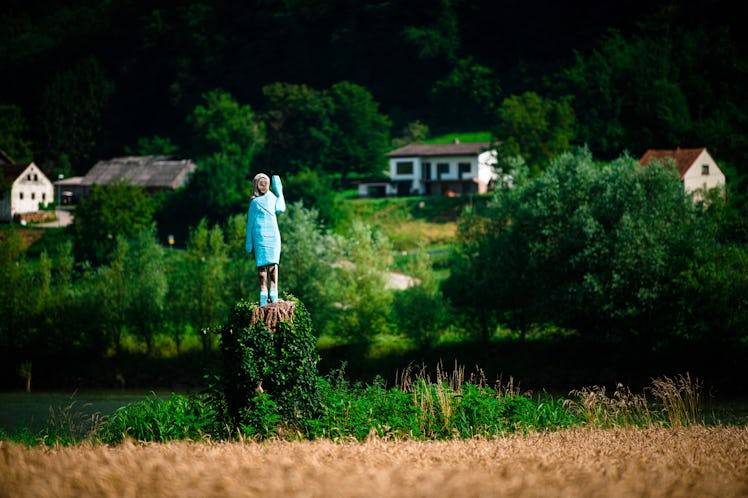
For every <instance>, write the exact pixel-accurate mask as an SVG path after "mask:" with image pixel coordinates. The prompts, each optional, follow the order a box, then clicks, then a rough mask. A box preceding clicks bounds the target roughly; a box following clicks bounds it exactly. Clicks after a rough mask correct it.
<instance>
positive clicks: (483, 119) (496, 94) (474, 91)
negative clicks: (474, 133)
mask: <svg viewBox="0 0 748 498" xmlns="http://www.w3.org/2000/svg"><path fill="white" fill-rule="evenodd" d="M500 96H501V85H500V83H499V80H498V77H497V76H496V75H495V74H494V72H493V71H492V70H491V69H490V68H489V67H487V66H484V65H481V64H478V63H477V62H475V61H474V60H473V59H471V58H467V59H460V60H458V61H456V62H455V63H454V66H453V68H452V71H451V72H450V73H449V74H448V75H447V76H445V77H444V78H442V79H440V80H438V81H437V82H436V83H434V85H433V86H432V88H431V95H430V99H431V101H432V106H433V108H434V109H435V111H436V113H437V115H438V119H439V121H440V122H443V123H450V126H451V128H450V131H451V130H455V129H462V130H479V129H483V128H484V127H485V126H488V125H490V124H491V123H492V122H493V121H494V120H495V113H496V108H497V103H498V101H499V98H500Z"/></svg>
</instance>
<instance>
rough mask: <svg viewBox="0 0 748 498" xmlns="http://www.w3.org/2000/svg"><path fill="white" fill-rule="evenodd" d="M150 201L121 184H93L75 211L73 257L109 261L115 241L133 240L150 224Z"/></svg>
mask: <svg viewBox="0 0 748 498" xmlns="http://www.w3.org/2000/svg"><path fill="white" fill-rule="evenodd" d="M154 210H155V206H154V202H153V200H152V199H151V198H150V197H149V196H148V195H147V194H146V193H145V191H144V190H143V189H142V188H140V187H137V186H134V185H129V184H127V183H125V182H123V181H116V182H113V183H111V184H109V185H106V186H103V185H94V186H93V187H92V188H91V191H90V193H89V195H87V196H85V197H83V198H82V199H81V202H80V204H79V205H78V207H77V209H76V211H75V221H74V222H73V226H72V230H73V237H74V241H75V252H76V258H77V259H78V260H79V261H81V260H88V261H91V262H92V263H93V264H101V263H104V262H106V261H108V259H109V254H110V253H111V252H112V250H113V249H114V247H115V242H116V238H117V236H118V235H122V236H124V237H126V238H134V237H137V236H138V235H140V233H141V232H143V231H144V230H147V229H148V228H149V227H150V225H151V222H152V221H153V213H154Z"/></svg>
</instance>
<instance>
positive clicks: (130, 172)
mask: <svg viewBox="0 0 748 498" xmlns="http://www.w3.org/2000/svg"><path fill="white" fill-rule="evenodd" d="M195 168H196V165H195V163H193V162H192V161H190V160H188V159H181V160H176V159H172V158H171V157H169V156H127V157H117V158H114V159H110V160H108V161H99V162H98V163H96V164H95V165H94V167H93V168H91V170H90V171H89V172H88V173H86V176H84V177H83V179H82V180H81V182H80V183H81V185H84V186H90V185H94V184H97V185H107V184H109V183H111V182H113V181H115V180H124V181H126V182H127V183H129V184H130V185H136V186H138V187H144V188H157V189H160V188H163V189H176V188H178V187H180V186H182V185H184V184H185V183H186V182H187V179H188V177H189V175H190V173H192V172H193V171H194V170H195Z"/></svg>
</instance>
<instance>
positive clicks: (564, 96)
mask: <svg viewBox="0 0 748 498" xmlns="http://www.w3.org/2000/svg"><path fill="white" fill-rule="evenodd" d="M703 9H704V7H703V6H702V5H696V3H695V2H694V3H687V2H670V1H658V2H635V3H633V4H632V3H627V4H623V3H620V2H607V3H605V2H604V3H599V2H598V3H593V2H584V3H581V4H579V3H577V4H576V7H575V8H573V9H571V8H568V7H564V6H563V5H561V4H557V3H556V2H549V1H548V2H537V1H536V2H513V1H508V2H499V3H497V2H489V1H478V2H472V1H451V0H441V1H437V2H426V1H415V2H414V1H405V0H396V1H390V2H374V1H368V2H339V1H335V0H328V1H320V2H313V3H308V2H294V1H291V2H271V1H255V2H249V3H245V4H243V5H240V4H237V3H236V2H227V1H215V2H207V1H199V0H196V1H189V0H187V1H169V2H160V3H152V2H131V1H113V2H96V1H83V0H81V1H76V2H57V1H40V2H32V3H28V2H20V1H14V0H13V1H10V2H6V7H4V9H3V12H2V13H0V19H2V21H3V26H4V27H5V28H6V32H5V35H4V36H3V37H2V39H1V40H0V71H1V72H2V74H3V75H4V77H3V78H2V79H0V148H2V149H3V150H5V151H6V152H7V153H8V154H9V155H10V156H11V157H13V158H14V159H16V160H17V161H19V162H21V161H25V160H29V161H30V160H34V161H35V162H36V163H37V164H39V165H40V166H41V167H42V168H43V169H44V171H45V172H46V173H47V174H48V176H50V178H56V177H57V174H58V173H62V174H64V175H65V176H71V175H80V174H84V173H85V172H87V171H88V169H89V168H90V167H91V166H92V165H93V164H94V163H95V162H96V161H97V160H99V159H105V158H109V157H113V156H117V155H121V154H130V153H134V154H150V153H170V154H174V155H177V156H183V157H191V158H193V159H195V161H196V162H197V164H198V169H197V171H196V173H195V174H194V176H193V177H192V179H191V181H190V183H189V185H188V186H187V187H186V188H185V189H183V190H180V191H178V192H175V193H171V194H168V195H159V196H156V197H155V198H149V199H146V198H145V197H144V194H143V192H140V191H137V189H135V190H132V189H130V188H129V187H128V186H126V185H115V186H113V187H109V188H110V189H111V190H108V191H107V192H104V191H103V190H98V191H95V192H93V193H92V196H91V197H90V198H88V200H84V201H83V202H82V203H81V204H80V205H79V206H78V207H77V208H76V223H75V225H74V226H73V227H71V228H70V229H69V230H67V231H65V232H64V233H62V234H61V235H60V237H61V240H60V241H59V242H60V244H59V245H58V246H57V247H53V245H54V241H53V240H51V239H52V237H49V239H47V236H45V239H47V240H48V241H47V242H45V243H44V244H46V245H44V247H45V248H47V249H50V250H49V251H45V250H43V249H39V248H38V247H36V248H35V247H33V246H32V249H31V252H30V253H28V254H27V251H28V250H29V249H28V248H27V247H26V246H25V244H24V243H23V242H22V241H21V240H20V236H19V234H17V233H15V232H14V231H12V230H13V229H12V227H11V229H9V230H10V232H9V234H7V236H5V237H4V238H3V244H2V245H1V246H0V269H1V270H2V271H3V279H2V282H1V283H0V291H2V295H4V296H9V299H3V300H0V301H2V302H1V303H0V306H1V307H2V310H0V311H2V317H3V321H2V323H0V328H2V333H3V334H2V337H1V338H2V341H3V344H2V347H3V348H2V349H3V351H4V352H5V353H7V354H8V358H9V359H11V360H12V361H13V362H14V363H13V364H12V366H8V367H6V368H12V369H16V368H17V367H18V364H19V362H24V361H29V362H30V361H31V360H33V359H35V358H36V357H38V356H39V355H43V354H49V355H62V356H66V355H70V354H73V353H74V352H77V351H86V352H90V353H91V354H92V355H94V356H101V355H104V354H106V353H107V352H112V351H120V350H127V349H134V350H140V349H142V350H145V351H148V352H152V351H154V350H159V349H161V350H171V349H173V350H175V351H176V352H180V351H182V350H183V349H189V348H195V349H202V350H204V351H209V350H211V349H212V348H213V344H212V342H211V341H212V340H213V337H212V336H211V335H206V334H203V331H204V330H208V329H210V328H211V327H215V326H217V325H218V324H220V323H221V322H222V320H223V319H224V318H225V313H226V309H225V307H226V306H228V303H233V302H235V301H236V300H237V299H239V298H242V297H246V296H248V295H249V292H250V291H249V285H250V283H251V282H253V278H254V276H253V272H252V270H251V268H250V266H251V261H250V260H248V259H247V257H246V255H245V254H244V253H243V251H242V248H243V243H242V237H243V233H242V230H243V229H244V224H243V218H242V216H244V214H243V213H244V212H245V210H246V205H247V194H248V192H247V190H248V188H249V186H250V185H251V181H250V179H251V177H252V175H253V174H254V173H255V172H256V171H260V170H264V171H267V172H272V173H279V174H282V175H283V177H284V183H286V182H287V183H286V185H287V186H288V189H287V191H288V198H289V204H290V205H293V206H294V207H293V208H292V209H291V210H290V212H289V213H287V215H286V216H285V220H286V221H285V222H286V223H287V224H286V225H285V227H282V229H283V230H284V245H285V247H286V248H287V249H284V251H285V252H284V258H285V259H284V272H285V273H284V274H283V277H282V278H283V279H284V280H283V281H284V284H283V285H284V288H285V289H288V290H290V291H292V292H293V293H295V295H297V296H298V297H300V298H301V299H303V301H304V302H305V303H306V304H307V306H308V308H309V310H310V312H311V314H312V316H313V318H314V319H315V324H316V325H317V326H318V329H319V332H320V333H323V334H327V335H330V336H334V337H337V338H339V339H340V340H342V341H350V342H351V343H366V341H368V340H370V339H371V338H372V337H375V336H377V335H386V334H388V333H394V334H397V333H406V334H408V335H409V336H410V337H411V338H412V339H413V340H414V341H415V342H416V343H417V344H418V345H419V346H422V347H423V348H426V349H428V348H429V347H431V346H433V345H434V344H437V343H438V342H439V339H440V334H441V332H443V331H445V330H447V329H450V330H451V329H455V328H457V329H465V330H461V332H465V333H467V334H472V335H474V336H475V337H477V338H479V339H482V340H483V342H485V341H486V340H487V339H488V338H489V337H490V336H491V333H492V331H493V330H495V328H496V326H499V325H501V326H508V327H510V328H511V329H513V330H516V331H517V333H518V334H519V336H521V337H522V338H523V339H525V338H526V336H532V334H533V333H535V332H537V331H538V330H541V331H544V330H546V329H548V328H550V329H551V330H552V331H553V330H556V329H555V328H554V327H559V329H558V330H556V331H557V332H559V333H558V334H556V335H559V336H562V335H563V334H564V333H566V331H567V330H575V331H577V332H578V333H579V334H580V335H581V336H582V337H584V338H585V339H589V340H612V341H623V342H626V341H628V340H630V339H632V338H633V339H636V340H640V341H641V343H642V344H644V348H643V350H651V349H653V348H658V347H666V346H667V345H671V344H674V343H678V342H680V341H686V342H694V343H698V342H700V341H705V342H710V341H711V342H715V343H716V342H719V343H722V344H726V345H727V347H732V346H733V345H735V344H744V342H745V331H744V326H743V324H744V323H745V320H744V318H745V316H746V311H745V303H744V301H742V300H740V298H739V296H742V295H744V293H742V292H743V291H744V290H745V288H746V282H745V280H746V279H745V277H744V275H745V274H746V272H745V268H746V257H745V249H744V248H745V243H746V242H747V241H748V228H747V227H746V221H745V220H744V216H743V213H744V212H745V206H746V201H745V199H746V197H747V196H746V195H745V192H746V185H747V184H748V182H746V181H745V178H746V176H745V175H746V173H748V169H747V168H748V81H746V80H747V79H748V73H746V71H745V68H746V67H748V66H747V65H746V64H747V63H748V58H747V57H746V52H745V48H746V47H745V44H744V43H745V42H744V41H743V40H742V39H741V38H739V37H738V32H737V30H736V29H735V26H736V22H737V20H739V19H741V16H740V15H738V14H739V9H740V7H739V6H735V7H732V6H728V4H727V2H721V1H720V2H716V3H713V4H712V5H710V6H709V10H708V11H705V10H703ZM456 131H490V132H491V135H492V137H493V139H494V140H495V141H496V142H497V144H498V145H497V147H498V152H499V157H500V159H501V161H502V166H510V165H516V164H520V163H524V166H520V167H519V169H517V170H516V171H514V172H515V173H521V172H524V173H523V174H525V173H526V174H527V179H526V180H527V183H524V184H522V183H517V186H518V187H521V188H517V189H515V190H513V191H500V192H497V193H496V194H495V195H494V196H493V201H492V203H490V204H489V205H488V207H487V210H486V211H485V212H473V213H467V214H465V215H464V216H463V217H462V218H461V219H460V227H459V230H458V236H457V244H456V253H455V254H454V255H453V258H452V259H451V260H450V262H449V268H448V269H449V271H450V274H451V278H450V279H449V280H448V281H447V283H446V284H445V285H444V286H442V287H440V286H439V282H438V279H437V278H436V277H435V276H434V275H433V272H431V268H430V266H429V263H428V259H427V258H426V257H425V255H422V257H421V258H420V259H419V262H420V264H421V267H414V268H409V269H408V270H409V273H410V274H411V275H415V276H417V277H419V279H420V280H421V281H422V282H424V284H423V285H421V286H417V287H416V288H414V289H413V290H410V291H407V292H404V293H400V294H397V295H393V293H391V292H384V291H383V287H384V285H383V283H384V281H383V280H382V278H383V277H382V275H383V274H384V272H385V271H386V270H389V269H391V266H392V265H391V263H392V251H391V247H390V245H389V241H388V240H386V238H385V237H383V236H382V234H381V233H378V232H377V231H373V232H372V230H370V227H367V226H365V225H362V224H360V223H356V222H355V221H352V220H344V221H345V223H340V221H341V220H340V218H341V216H342V212H343V211H344V210H343V209H341V208H340V206H339V204H338V199H337V198H336V197H335V196H334V195H330V192H331V191H334V190H337V189H338V188H339V187H340V186H341V185H344V184H345V180H346V178H350V177H353V176H354V175H360V176H367V175H376V174H377V173H380V172H381V170H382V168H383V167H384V166H385V164H386V162H385V156H384V153H385V152H386V151H387V149H388V148H390V147H392V146H394V145H396V144H402V143H407V142H408V141H414V140H419V139H423V138H425V137H427V136H428V135H439V134H442V133H448V132H456ZM577 146H586V147H585V148H583V150H585V153H584V154H582V155H581V156H578V157H575V158H574V159H568V157H569V156H568V154H569V152H570V151H574V150H577V149H576V147H577ZM678 146H680V147H689V148H690V147H707V148H708V149H709V151H710V153H711V154H712V156H713V157H714V158H715V159H716V160H717V161H718V162H719V163H720V166H721V167H722V168H723V169H724V170H725V172H726V174H727V177H728V180H727V189H728V191H727V193H728V195H727V196H726V198H719V199H714V204H712V205H711V207H709V206H708V205H707V206H697V208H694V206H693V205H692V204H691V203H688V204H686V205H683V204H681V203H682V201H684V200H685V197H684V196H682V190H681V188H680V184H679V182H678V181H677V179H674V178H672V177H665V176H663V179H662V181H658V182H654V183H653V182H649V180H647V179H646V178H642V179H639V180H637V181H640V182H641V184H642V185H645V186H646V185H650V186H651V185H654V186H656V187H658V188H657V189H653V190H652V191H651V192H649V191H647V192H649V193H651V195H652V196H653V197H650V198H646V199H644V200H642V202H641V203H640V204H639V205H636V206H633V205H628V204H626V205H618V204H616V202H613V200H616V199H618V198H617V197H615V196H616V195H619V194H620V193H622V192H626V191H627V189H628V188H633V187H635V186H637V185H639V184H638V183H637V182H636V181H634V180H631V178H628V177H629V176H631V175H630V174H629V173H630V172H631V171H635V170H636V168H635V167H634V165H635V163H636V158H637V157H639V155H640V154H641V153H643V152H644V151H645V150H646V149H649V148H675V147H678ZM626 153H629V154H630V156H626ZM518 156H519V157H520V158H521V161H517V158H518ZM622 156H625V157H624V158H623V159H620V158H621V157H622ZM559 157H561V158H563V157H566V158H567V159H560V160H559V159H558V158H559ZM591 157H595V158H598V159H599V160H601V161H602V162H607V161H611V160H616V159H618V160H619V163H620V162H621V161H624V162H625V163H626V164H627V165H628V166H627V168H628V169H621V168H620V167H618V169H616V168H617V167H616V166H615V165H614V167H613V168H612V169H611V168H607V169H606V168H600V169H599V170H598V169H595V168H596V167H597V166H595V167H588V163H590V164H591V163H592V160H591ZM559 161H560V162H559ZM564 161H566V163H564ZM567 163H568V164H567ZM614 163H615V161H614ZM563 164H566V166H565V167H562V166H563ZM560 165H561V166H560ZM525 167H526V168H525ZM611 171H613V172H614V173H616V175H617V176H616V175H613V176H611V177H608V176H606V175H607V174H608V173H609V172H611ZM622 171H623V172H624V173H625V174H621V172H622ZM606 172H608V173H606ZM584 175H587V176H584ZM583 177H584V178H586V181H587V183H586V184H585V185H586V188H587V190H585V189H583V188H576V187H577V184H576V183H574V182H566V181H565V180H566V179H568V178H575V179H577V180H578V179H580V178H582V179H584V178H583ZM517 178H519V176H518V177H517ZM621 178H622V180H621ZM7 180H8V179H3V178H0V185H2V186H5V185H6V181H7ZM619 180H620V181H622V182H623V183H618V182H619ZM647 182H649V183H647ZM556 185H564V186H565V189H571V190H558V189H556V190H554V188H555V187H554V186H556ZM583 186H584V185H583ZM557 190H558V191H557ZM599 192H608V193H609V194H610V195H611V199H612V200H609V202H602V201H600V202H599V203H596V202H592V200H596V199H597V197H599V195H598V196H597V197H596V196H593V195H592V194H590V195H589V196H588V197H584V196H585V195H587V194H589V193H593V194H599ZM536 194H537V195H536ZM614 194H615V195H614ZM658 195H671V196H672V198H668V199H666V200H663V201H662V202H661V203H659V204H658V203H655V202H653V201H652V199H653V198H655V199H656V198H657V196H658ZM629 197H630V199H635V196H629ZM673 199H676V200H677V202H676V203H675V204H673V203H672V202H671V201H673ZM724 199H726V200H727V202H725V203H723V202H722V201H723V200H724ZM297 201H302V203H303V204H302V203H298V204H297V203H296V202H297ZM621 202H623V200H621ZM122 205H127V206H137V207H138V209H127V210H125V209H121V208H120V207H121V206H122ZM558 206H562V207H564V209H566V211H564V212H565V213H567V214H568V215H569V216H567V217H563V216H559V217H557V214H558V209H557V207H558ZM673 206H676V207H677V208H678V209H679V211H677V212H676V211H673V212H671V213H670V215H669V216H671V218H672V219H674V220H679V221H678V222H677V223H672V224H670V225H668V226H664V227H663V226H661V223H660V222H661V221H662V219H663V216H662V214H663V213H665V214H667V213H668V209H670V208H672V207H673ZM310 208H312V209H310ZM624 208H625V209H624ZM635 208H636V209H635ZM673 209H675V208H673ZM623 214H626V216H623ZM133 216H134V217H135V218H132V217H133ZM128 217H129V218H128ZM702 218H703V220H702ZM123 220H124V221H123ZM154 221H155V222H156V223H155V225H154V224H153V222H154ZM510 221H512V222H511V223H510ZM671 221H672V220H671ZM637 223H639V224H640V225H641V226H640V225H638V224H637ZM647 223H649V225H648V224H647ZM112 226H118V227H122V226H126V227H129V232H128V230H116V231H113V230H110V229H109V227H112ZM521 227H525V228H526V231H524V232H523V231H521V230H520V228H521ZM165 234H174V235H176V237H177V241H178V242H177V245H178V248H179V249H184V251H182V250H174V251H172V250H165V249H164V248H163V241H164V240H165V237H164V236H165ZM549 234H550V235H552V237H551V236H549ZM699 241H703V244H702V245H707V246H709V247H707V248H704V247H702V246H701V245H699ZM710 248H711V249H710ZM476 255H477V256H476ZM27 256H29V257H27ZM341 260H346V261H349V262H353V263H354V265H353V266H350V267H348V266H342V267H341V266H340V265H339V264H338V263H339V261H341ZM310 262H315V263H316V264H314V265H311V264H310ZM498 262H502V264H501V265H499V264H497V263H498ZM145 265H148V271H142V269H143V268H144V267H145ZM528 268H529V269H530V270H532V271H529V270H528V271H524V272H523V273H521V274H517V275H513V274H512V273H511V272H512V271H515V270H522V269H528ZM643 268H644V269H643ZM370 269H371V270H373V271H374V274H376V276H375V277H373V276H372V275H373V274H371V272H370V273H367V271H369V270H370ZM136 275H139V276H138V278H134V276H136ZM738 277H739V278H738ZM228 282H233V283H234V284H231V285H229V284H228ZM362 282H363V286H362V284H361V283H362ZM19 288H35V289H40V291H39V292H38V293H37V295H36V296H35V297H34V299H22V295H21V294H20V293H18V292H17V289H19ZM724 296H729V298H725V297H724ZM497 302H500V303H502V304H501V306H497V305H496V303H497ZM694 302H700V303H702V306H697V305H693V304H692V303H694ZM589 303H594V309H595V313H591V312H590V305H589ZM673 303H675V304H674V305H672V304H673ZM453 305H454V306H456V309H455V308H453V307H452V306H453ZM722 316H729V317H732V318H730V319H727V320H721V318H720V317H722ZM29 317H32V318H33V319H31V320H29ZM455 320H457V322H455ZM464 323H470V324H474V325H475V327H473V328H472V329H470V330H467V329H468V328H469V327H464ZM653 334H657V335H653ZM5 363H7V364H8V365H11V363H10V362H5ZM37 364H38V360H37ZM6 373H7V372H6ZM14 375H15V373H13V372H11V373H10V376H11V377H13V376H14Z"/></svg>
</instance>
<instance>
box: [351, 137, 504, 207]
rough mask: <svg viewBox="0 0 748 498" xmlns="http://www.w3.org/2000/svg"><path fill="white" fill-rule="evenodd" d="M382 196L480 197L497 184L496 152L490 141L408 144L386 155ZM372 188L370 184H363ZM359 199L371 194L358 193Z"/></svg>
mask: <svg viewBox="0 0 748 498" xmlns="http://www.w3.org/2000/svg"><path fill="white" fill-rule="evenodd" d="M387 157H388V158H389V181H385V182H381V186H380V188H382V189H384V191H383V192H380V194H384V195H449V196H452V195H464V194H483V193H486V192H487V191H488V189H489V187H490V186H491V185H492V184H493V182H495V181H496V179H497V178H498V174H497V172H496V170H495V165H496V152H495V151H494V150H493V149H492V148H491V144H490V143H489V142H472V143H467V142H466V143H460V141H459V140H457V139H455V140H454V142H453V143H447V144H408V145H405V146H404V147H400V148H398V149H395V150H393V151H391V152H389V153H388V154H387ZM365 186H366V187H367V188H369V189H371V188H372V184H371V183H370V184H366V185H365ZM359 194H360V195H362V196H367V195H370V193H367V192H363V191H361V187H360V188H359Z"/></svg>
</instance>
